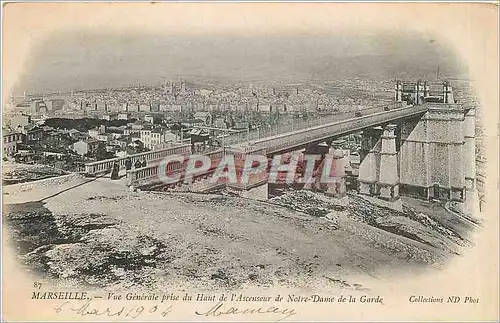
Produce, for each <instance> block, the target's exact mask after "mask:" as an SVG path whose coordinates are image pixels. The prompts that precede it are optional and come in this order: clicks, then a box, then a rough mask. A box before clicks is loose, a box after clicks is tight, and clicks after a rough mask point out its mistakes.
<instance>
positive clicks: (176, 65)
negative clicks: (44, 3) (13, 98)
mask: <svg viewBox="0 0 500 323" xmlns="http://www.w3.org/2000/svg"><path fill="white" fill-rule="evenodd" d="M437 66H440V69H441V73H442V74H449V75H451V74H456V73H457V70H458V69H459V68H460V65H459V62H458V61H457V59H456V58H455V57H454V55H453V53H451V52H450V51H448V50H446V48H445V46H444V44H440V43H439V42H437V41H435V40H432V39H423V38H418V37H414V36H409V35H400V34H394V35H387V34H386V35H369V34H366V35H331V36H305V35H303V36H295V37H292V36H287V37H276V36H269V37H268V36H259V37H255V36H252V37H245V36H243V37H234V36H231V37H224V36H212V37H211V36H200V37H188V36H182V37H171V36H168V37H167V36H162V35H151V34H126V35H125V34H106V33H100V34H89V33H61V34H59V35H56V36H54V37H52V38H50V39H48V40H47V41H46V42H45V43H43V44H42V45H41V46H40V47H39V48H38V49H37V50H36V51H35V52H34V55H33V57H31V61H30V63H29V65H28V67H27V71H28V72H27V74H26V75H25V77H24V80H23V81H22V82H21V83H20V84H18V86H17V87H16V88H17V91H22V90H24V89H26V90H27V91H28V92H31V93H34V92H45V91H65V90H72V89H74V90H77V89H92V88H101V87H113V86H123V85H128V84H139V83H142V84H158V83H160V82H162V81H163V80H165V79H169V78H177V77H182V76H184V77H185V78H187V79H204V80H209V79H213V80H219V81H232V80H236V81H254V82H256V81H272V80H278V81H290V82H301V81H307V80H316V81H329V80H335V79H343V78H353V77H357V76H362V77H374V78H376V77H385V78H391V79H393V78H408V77H410V78H429V77H434V76H435V74H436V70H437Z"/></svg>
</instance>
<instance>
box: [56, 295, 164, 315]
mask: <svg viewBox="0 0 500 323" xmlns="http://www.w3.org/2000/svg"><path fill="white" fill-rule="evenodd" d="M172 308H173V306H172V305H167V304H164V305H162V306H161V307H160V304H157V305H149V306H143V305H138V306H118V307H114V308H113V307H111V306H108V307H106V306H99V304H95V303H93V302H92V300H91V299H90V300H87V301H86V302H85V303H84V304H82V305H80V304H74V303H72V302H69V301H66V302H64V303H62V304H60V305H58V306H56V307H55V308H54V311H55V312H56V313H61V312H63V311H69V312H73V313H75V314H77V315H81V316H109V317H111V316H115V317H128V318H132V319H136V318H139V317H140V316H145V315H147V314H156V315H159V316H160V317H165V316H167V315H168V314H169V313H170V312H171V310H172Z"/></svg>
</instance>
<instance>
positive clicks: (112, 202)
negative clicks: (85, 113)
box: [4, 179, 471, 290]
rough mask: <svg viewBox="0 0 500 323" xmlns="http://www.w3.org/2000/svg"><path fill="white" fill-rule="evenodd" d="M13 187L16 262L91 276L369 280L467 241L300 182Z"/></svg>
mask: <svg viewBox="0 0 500 323" xmlns="http://www.w3.org/2000/svg"><path fill="white" fill-rule="evenodd" d="M65 185H69V184H68V183H66V184H65ZM73 185H74V183H73ZM62 186H64V185H62ZM63 188H64V187H61V188H59V191H61V190H62V189H63ZM53 190H54V191H57V190H56V189H55V188H53ZM49 191H50V190H49V189H47V188H45V190H44V192H46V193H45V194H46V195H48V192H49ZM22 194H24V195H23V196H21V195H22ZM21 195H19V194H18V195H15V198H14V195H13V193H10V196H11V197H12V198H10V197H9V195H6V196H5V199H6V202H7V205H6V206H5V208H4V223H5V224H6V230H8V231H7V233H8V236H9V238H10V240H11V242H12V245H13V246H14V247H15V248H16V249H17V251H18V254H19V256H20V261H21V262H22V263H23V264H24V265H25V268H26V269H27V270H30V271H32V272H35V273H38V274H41V275H44V276H45V277H47V278H50V279H54V280H55V281H59V282H66V283H71V284H83V285H91V286H95V287H102V286H108V287H112V288H114V287H115V288H130V287H141V288H151V289H154V288H155V287H156V286H160V285H161V286H162V287H164V288H165V287H172V288H174V287H175V288H179V287H180V288H192V287H195V288H198V289H213V288H215V289H226V290H227V289H238V288H242V287H245V286H258V287H264V288H265V287H271V286H287V287H294V288H306V289H314V288H315V287H317V286H321V287H322V288H323V289H324V288H325V287H331V288H347V289H355V290H368V289H369V288H370V280H373V279H376V280H379V279H384V278H389V277H394V276H395V275H397V274H398V273H406V274H407V273H415V274H417V273H420V272H424V271H429V270H431V271H432V270H439V269H440V268H442V267H443V266H444V265H445V264H446V262H447V260H448V259H449V258H450V256H452V255H456V254H460V253H461V250H462V248H463V247H464V246H469V245H471V243H470V241H468V240H467V238H466V236H465V234H464V232H463V231H460V230H458V229H457V227H456V226H453V225H449V223H446V222H440V221H439V220H437V219H436V217H435V216H434V217H433V216H432V215H426V214H424V213H421V212H418V211H417V210H416V209H414V208H412V207H410V206H405V207H406V209H405V212H404V213H403V212H398V211H393V210H390V209H387V208H383V207H379V206H376V205H373V204H371V203H369V202H368V201H366V200H364V199H362V198H360V197H358V196H350V197H349V199H350V205H349V207H348V208H345V209H342V208H339V207H338V206H335V205H334V204H331V203H328V201H327V200H326V198H325V197H324V196H319V195H317V194H315V193H311V192H304V191H299V192H292V193H290V195H287V196H286V197H282V198H280V199H273V200H271V201H269V202H258V201H253V200H248V199H243V198H239V197H231V196H226V195H197V194H191V193H173V194H169V193H155V192H127V191H126V190H125V189H124V187H123V186H122V185H120V184H119V183H110V182H109V181H106V180H105V179H98V180H95V181H92V182H89V183H85V184H83V185H81V186H79V187H78V188H75V189H68V190H67V191H63V192H62V193H61V194H59V195H56V196H54V197H51V198H49V199H47V200H44V201H43V202H40V201H37V200H38V199H40V197H41V196H42V195H43V194H42V193H41V192H40V191H38V192H37V190H36V188H35V189H33V190H32V191H30V192H21ZM325 201H326V202H325ZM9 202H10V204H9ZM294 203H295V204H294ZM299 204H300V205H302V207H299V206H300V205H299ZM304 205H307V207H304ZM297 209H298V210H300V211H297ZM327 214H329V215H330V217H327V216H326V215H327ZM332 214H334V215H335V214H336V216H334V219H332V218H331V215H332Z"/></svg>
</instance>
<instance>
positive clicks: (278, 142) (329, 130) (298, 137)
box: [255, 106, 427, 154]
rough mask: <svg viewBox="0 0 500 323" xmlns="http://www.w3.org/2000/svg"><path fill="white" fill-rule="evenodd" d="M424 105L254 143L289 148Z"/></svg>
mask: <svg viewBox="0 0 500 323" xmlns="http://www.w3.org/2000/svg"><path fill="white" fill-rule="evenodd" d="M425 111H427V107H426V106H409V107H405V108H401V109H397V110H389V111H383V112H378V113H374V114H371V115H367V116H361V117H357V118H351V119H347V120H342V121H337V122H333V123H330V124H325V125H320V126H316V127H312V128H309V129H303V130H299V131H296V132H294V133H285V134H281V135H278V136H274V137H271V138H264V139H262V140H258V141H256V142H255V144H257V145H259V146H265V147H266V151H267V153H268V154H269V153H273V152H276V151H280V150H284V149H289V148H293V147H298V146H302V145H305V144H307V143H309V142H315V141H321V140H325V139H327V138H329V137H332V136H334V135H342V134H344V133H350V132H353V131H357V130H362V129H364V128H366V127H370V126H376V125H379V124H381V123H385V122H390V121H393V120H396V119H400V118H402V117H406V116H411V115H415V114H420V113H424V112H425Z"/></svg>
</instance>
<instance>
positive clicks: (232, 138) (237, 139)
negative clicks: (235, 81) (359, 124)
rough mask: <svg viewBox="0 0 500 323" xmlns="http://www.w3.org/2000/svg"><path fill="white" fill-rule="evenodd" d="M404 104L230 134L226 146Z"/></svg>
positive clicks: (311, 118)
mask: <svg viewBox="0 0 500 323" xmlns="http://www.w3.org/2000/svg"><path fill="white" fill-rule="evenodd" d="M401 106H402V102H391V103H387V104H384V105H380V106H376V107H371V108H366V109H361V110H358V109H353V110H352V111H348V112H340V113H336V114H331V115H324V116H318V117H309V118H308V119H298V120H296V119H291V120H286V121H285V122H282V123H279V124H276V125H273V126H269V127H267V128H257V129H252V130H250V131H241V132H238V133H235V134H230V135H228V136H226V137H225V138H224V145H226V146H228V145H233V144H237V143H241V142H246V141H255V140H259V139H262V138H267V137H272V136H276V135H279V134H283V133H288V132H292V131H296V130H302V129H307V128H311V127H314V126H318V125H322V124H329V123H332V122H335V121H341V120H346V119H351V118H352V117H354V114H355V113H356V112H358V111H359V112H361V113H362V114H373V113H376V112H377V111H383V109H384V108H385V107H388V108H389V109H391V110H392V109H398V108H401Z"/></svg>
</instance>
